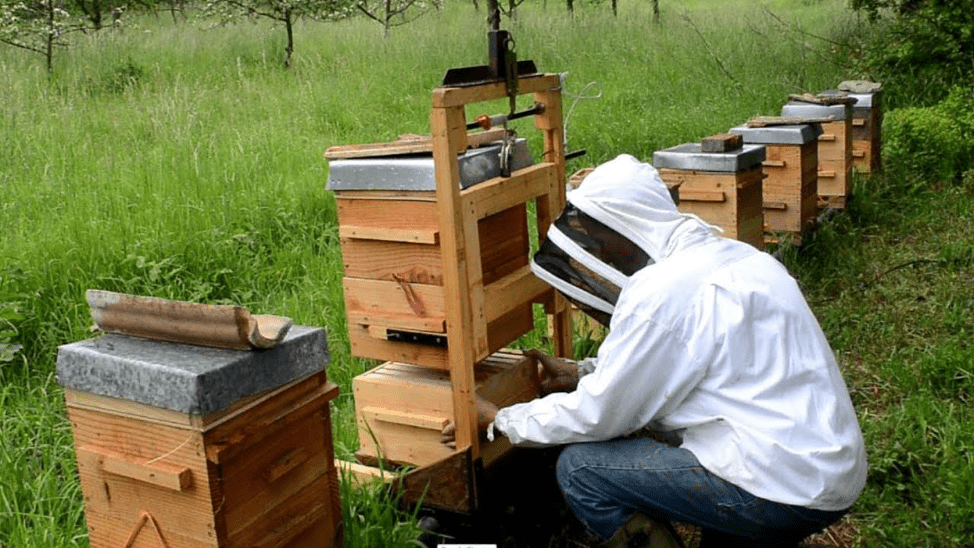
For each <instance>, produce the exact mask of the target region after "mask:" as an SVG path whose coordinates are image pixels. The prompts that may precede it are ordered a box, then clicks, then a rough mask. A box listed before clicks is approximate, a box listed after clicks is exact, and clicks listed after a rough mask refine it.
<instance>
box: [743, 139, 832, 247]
mask: <svg viewBox="0 0 974 550" xmlns="http://www.w3.org/2000/svg"><path fill="white" fill-rule="evenodd" d="M730 131H731V133H733V134H739V135H741V136H742V137H743V138H744V143H749V144H760V145H764V146H765V148H766V158H765V160H764V162H762V163H761V164H762V167H763V170H764V174H765V179H764V183H763V194H764V205H763V206H764V231H765V232H767V233H779V232H790V233H795V234H798V235H800V234H801V233H802V232H804V231H805V230H806V229H808V228H809V226H811V224H812V223H813V222H814V221H815V217H816V216H817V215H818V143H817V141H816V138H818V136H819V135H821V133H822V127H821V126H820V125H818V124H800V125H785V126H765V127H760V128H750V127H747V126H739V127H736V128H731V130H730Z"/></svg>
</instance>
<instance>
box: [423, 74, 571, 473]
mask: <svg viewBox="0 0 974 550" xmlns="http://www.w3.org/2000/svg"><path fill="white" fill-rule="evenodd" d="M518 86H519V94H528V93H532V94H534V99H535V102H537V103H541V104H543V105H544V111H543V112H542V113H541V114H538V115H535V117H534V118H535V127H536V128H538V129H539V130H540V131H541V132H542V133H543V135H544V152H543V154H542V162H541V163H539V164H537V165H535V166H532V167H529V168H525V169H523V170H519V171H517V172H515V173H513V174H512V175H511V177H509V178H495V179H493V180H489V181H487V182H484V183H482V184H480V185H477V186H474V187H472V188H469V189H466V190H464V191H462V192H461V191H460V185H459V182H460V180H459V177H460V176H459V173H458V170H457V162H456V159H457V156H458V155H459V154H461V153H463V152H464V151H466V149H467V131H466V123H467V121H466V106H467V105H469V104H473V103H480V102H485V101H490V100H494V99H500V98H504V97H506V96H507V88H506V87H505V86H504V84H503V83H493V84H486V85H480V86H471V87H463V88H447V87H442V88H439V89H437V90H435V91H434V92H433V109H432V112H431V113H430V131H431V132H432V135H433V163H434V165H435V167H436V199H437V205H438V210H439V212H438V214H439V222H440V239H441V243H442V250H443V267H444V269H443V287H444V293H445V299H446V304H447V306H446V311H447V318H446V331H447V342H448V344H447V347H448V354H449V364H450V379H451V384H452V388H453V408H454V415H455V423H456V426H457V431H456V445H457V449H463V448H467V447H469V448H470V449H471V453H472V455H473V457H474V458H475V459H476V458H478V457H479V455H480V453H479V436H478V431H477V413H476V395H475V393H474V384H475V381H474V370H473V367H474V364H475V363H477V362H478V361H480V360H483V359H486V358H487V356H488V354H489V350H488V346H487V319H488V318H494V317H495V315H491V310H495V311H496V310H500V311H506V310H508V309H513V308H514V307H516V306H518V305H520V304H524V303H532V302H542V303H545V305H546V308H547V310H548V312H549V313H551V314H552V315H554V324H555V342H556V344H555V346H556V350H555V351H556V353H557V355H559V356H563V357H564V356H570V354H571V319H570V317H569V313H568V311H569V310H568V305H567V302H566V301H565V300H564V299H563V298H561V297H560V296H559V295H557V294H556V293H554V291H553V290H552V289H551V288H550V287H549V286H548V285H546V284H544V283H543V282H541V281H540V280H539V279H537V278H536V277H535V276H534V274H533V273H532V272H531V270H530V268H529V267H523V268H521V269H520V270H518V271H517V272H515V273H514V274H512V275H509V276H507V277H504V278H503V279H501V280H499V281H497V282H495V283H493V284H491V285H490V286H489V287H485V286H484V283H483V266H482V265H481V255H480V253H479V252H480V244H479V233H478V226H477V222H478V221H479V220H481V219H483V218H486V217H488V216H490V215H492V214H495V213H498V212H501V211H504V210H506V209H508V208H511V207H514V206H517V205H520V204H524V203H526V202H527V201H530V200H532V199H537V205H536V206H537V224H538V225H537V227H538V233H539V238H540V239H541V240H543V239H544V238H545V234H546V233H547V229H548V226H549V225H551V222H552V221H553V219H554V217H555V216H557V215H558V214H559V213H560V212H561V210H562V208H564V206H565V177H566V176H565V151H564V141H563V136H564V129H563V122H562V108H561V89H560V82H559V78H558V76H557V75H541V76H537V77H531V78H523V79H521V80H520V82H519V83H518Z"/></svg>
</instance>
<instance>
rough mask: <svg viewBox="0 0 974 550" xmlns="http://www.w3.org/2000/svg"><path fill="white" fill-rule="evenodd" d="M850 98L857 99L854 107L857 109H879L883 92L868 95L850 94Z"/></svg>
mask: <svg viewBox="0 0 974 550" xmlns="http://www.w3.org/2000/svg"><path fill="white" fill-rule="evenodd" d="M849 97H852V98H855V100H856V103H855V104H854V105H853V106H852V107H853V108H855V109H872V108H873V107H879V104H880V100H881V98H882V92H871V93H866V94H854V93H850V94H849Z"/></svg>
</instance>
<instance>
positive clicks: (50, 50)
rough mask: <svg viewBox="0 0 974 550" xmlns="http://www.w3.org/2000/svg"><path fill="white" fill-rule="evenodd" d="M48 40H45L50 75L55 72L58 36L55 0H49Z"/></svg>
mask: <svg viewBox="0 0 974 550" xmlns="http://www.w3.org/2000/svg"><path fill="white" fill-rule="evenodd" d="M45 7H46V8H47V39H46V40H45V45H46V46H47V47H46V50H45V52H44V55H45V57H46V58H47V72H48V73H50V72H51V71H53V70H54V40H55V35H56V34H57V28H56V27H55V26H54V0H47V5H46V6H45Z"/></svg>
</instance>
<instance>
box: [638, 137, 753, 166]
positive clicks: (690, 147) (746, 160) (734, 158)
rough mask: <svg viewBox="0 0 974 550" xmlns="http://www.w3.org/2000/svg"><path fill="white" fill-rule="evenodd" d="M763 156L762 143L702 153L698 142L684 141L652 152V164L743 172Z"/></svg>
mask: <svg viewBox="0 0 974 550" xmlns="http://www.w3.org/2000/svg"><path fill="white" fill-rule="evenodd" d="M764 158H765V148H764V146H763V145H744V146H743V147H741V148H740V149H737V150H735V151H728V152H726V153H704V152H702V151H701V148H700V144H699V143H684V144H683V145H677V146H676V147H670V148H669V149H664V150H662V151H656V152H655V153H653V166H655V167H656V168H673V169H677V170H701V171H704V172H743V171H744V170H748V169H751V168H754V167H755V166H759V165H760V164H761V162H762V161H764Z"/></svg>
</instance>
